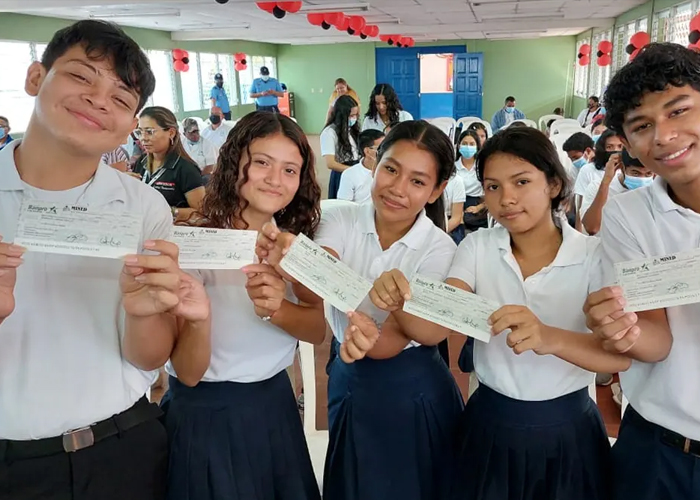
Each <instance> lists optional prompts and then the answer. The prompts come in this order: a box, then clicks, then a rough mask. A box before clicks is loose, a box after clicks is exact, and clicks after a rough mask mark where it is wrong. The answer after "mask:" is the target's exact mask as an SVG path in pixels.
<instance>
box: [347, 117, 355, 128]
mask: <svg viewBox="0 0 700 500" xmlns="http://www.w3.org/2000/svg"><path fill="white" fill-rule="evenodd" d="M356 123H357V118H350V119H349V120H348V126H349V127H350V128H352V127H354V126H355V124H356Z"/></svg>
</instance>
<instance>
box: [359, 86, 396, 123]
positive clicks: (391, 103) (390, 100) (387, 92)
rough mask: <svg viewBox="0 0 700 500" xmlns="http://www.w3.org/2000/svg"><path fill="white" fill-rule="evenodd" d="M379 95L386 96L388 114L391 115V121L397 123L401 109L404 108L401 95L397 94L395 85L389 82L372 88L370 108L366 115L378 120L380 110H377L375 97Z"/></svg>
mask: <svg viewBox="0 0 700 500" xmlns="http://www.w3.org/2000/svg"><path fill="white" fill-rule="evenodd" d="M378 95H381V96H384V99H386V115H387V116H388V117H389V123H395V122H398V121H399V111H402V110H403V107H402V106H401V102H400V101H399V96H397V95H396V91H395V90H394V87H392V86H391V85H389V84H388V83H380V84H378V85H375V87H374V88H373V89H372V93H371V94H370V96H369V108H368V109H367V113H365V116H366V117H368V118H371V119H372V120H376V119H377V118H379V111H377V103H376V102H375V101H374V98H375V97H377V96H378Z"/></svg>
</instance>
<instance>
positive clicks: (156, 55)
mask: <svg viewBox="0 0 700 500" xmlns="http://www.w3.org/2000/svg"><path fill="white" fill-rule="evenodd" d="M146 55H147V56H148V60H149V61H150V63H151V70H152V71H153V74H154V75H155V77H156V89H155V91H154V92H153V95H152V96H151V98H150V99H149V100H148V104H149V105H150V106H163V107H164V108H168V109H169V110H170V111H172V112H173V113H177V112H178V109H177V100H176V99H175V88H174V82H173V62H172V55H171V53H170V52H164V51H162V50H147V51H146ZM191 70H192V67H191V66H190V71H191Z"/></svg>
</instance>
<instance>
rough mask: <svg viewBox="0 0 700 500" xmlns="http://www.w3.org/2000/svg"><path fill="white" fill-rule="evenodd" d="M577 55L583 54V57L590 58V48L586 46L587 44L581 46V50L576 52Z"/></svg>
mask: <svg viewBox="0 0 700 500" xmlns="http://www.w3.org/2000/svg"><path fill="white" fill-rule="evenodd" d="M578 52H579V54H583V55H584V56H590V55H591V46H590V45H588V44H587V43H584V44H583V45H581V48H580V49H579V50H578Z"/></svg>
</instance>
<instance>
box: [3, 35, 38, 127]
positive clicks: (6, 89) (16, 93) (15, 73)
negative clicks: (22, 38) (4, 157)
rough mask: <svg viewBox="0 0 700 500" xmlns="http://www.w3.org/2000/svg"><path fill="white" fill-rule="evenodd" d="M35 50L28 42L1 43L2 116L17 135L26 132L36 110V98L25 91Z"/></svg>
mask: <svg viewBox="0 0 700 500" xmlns="http://www.w3.org/2000/svg"><path fill="white" fill-rule="evenodd" d="M33 50H34V48H33V46H32V44H30V43H28V42H8V41H0V60H1V61H2V64H3V67H4V68H11V70H10V71H3V72H2V77H0V116H5V117H7V119H8V120H9V122H10V127H11V128H12V131H13V132H15V133H21V132H24V131H25V130H26V129H27V125H28V124H29V119H30V118H31V116H32V111H33V110H34V98H33V97H31V96H29V95H27V93H26V92H25V90H24V81H25V78H26V75H27V73H26V70H27V68H28V67H29V65H30V64H31V63H32V62H33V58H32V52H33Z"/></svg>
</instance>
